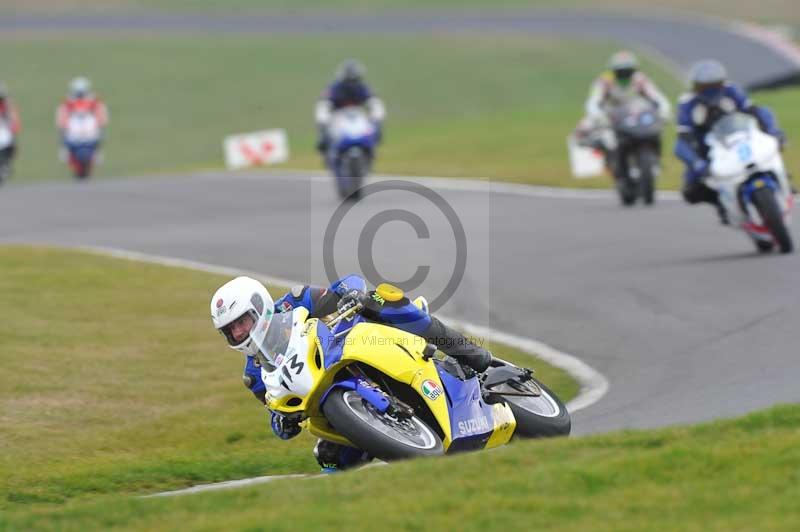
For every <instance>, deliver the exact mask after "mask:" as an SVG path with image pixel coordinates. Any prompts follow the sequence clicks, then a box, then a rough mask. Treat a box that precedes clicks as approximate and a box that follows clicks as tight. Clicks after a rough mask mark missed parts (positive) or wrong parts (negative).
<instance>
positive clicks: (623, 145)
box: [609, 97, 664, 206]
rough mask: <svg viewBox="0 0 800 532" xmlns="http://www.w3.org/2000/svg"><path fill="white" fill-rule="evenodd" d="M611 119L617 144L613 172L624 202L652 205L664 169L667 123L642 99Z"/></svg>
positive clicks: (616, 111) (619, 109)
mask: <svg viewBox="0 0 800 532" xmlns="http://www.w3.org/2000/svg"><path fill="white" fill-rule="evenodd" d="M609 115H610V118H611V128H612V130H613V132H614V137H615V140H616V142H615V144H616V147H615V151H616V153H614V154H613V164H612V165H611V168H612V171H613V173H614V180H615V183H616V187H617V192H618V193H619V198H620V201H621V202H622V204H623V205H626V206H628V205H633V204H634V203H636V200H637V198H641V199H642V201H644V203H645V204H646V205H652V204H653V202H654V201H655V188H656V177H657V176H658V174H659V173H660V169H661V167H660V164H661V163H660V157H661V156H660V154H661V132H662V130H663V129H664V122H663V120H662V119H661V117H660V116H659V114H658V111H657V109H656V106H655V104H653V102H651V101H650V100H647V99H646V98H642V97H636V98H632V99H631V100H630V101H628V102H626V103H624V104H622V105H620V106H618V107H616V108H614V109H613V110H611V112H610V113H609Z"/></svg>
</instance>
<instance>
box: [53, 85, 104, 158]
mask: <svg viewBox="0 0 800 532" xmlns="http://www.w3.org/2000/svg"><path fill="white" fill-rule="evenodd" d="M76 113H89V114H91V115H93V116H94V117H95V119H96V120H97V125H98V126H99V128H100V136H99V138H98V140H97V146H96V148H97V149H99V148H100V143H101V142H102V139H103V134H104V132H105V128H106V126H107V125H108V108H107V107H106V104H105V103H104V102H103V100H101V99H100V97H99V96H97V95H96V94H95V93H93V92H92V82H91V81H89V79H87V78H85V77H83V76H81V77H77V78H74V79H73V80H72V81H70V83H69V93H68V94H67V97H66V98H65V99H64V101H63V102H61V105H59V106H58V109H57V110H56V127H58V131H59V133H60V135H61V141H62V144H63V148H62V150H61V152H60V153H61V159H62V160H65V161H66V160H67V158H68V157H69V145H68V143H67V139H66V133H67V127H68V125H69V121H70V117H71V116H72V115H73V114H76ZM70 164H72V161H70Z"/></svg>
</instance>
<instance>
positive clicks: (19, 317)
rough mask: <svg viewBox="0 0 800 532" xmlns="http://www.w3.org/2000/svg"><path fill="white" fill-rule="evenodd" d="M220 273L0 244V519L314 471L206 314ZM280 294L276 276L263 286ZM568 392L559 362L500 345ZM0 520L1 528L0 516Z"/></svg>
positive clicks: (301, 441) (303, 443)
mask: <svg viewBox="0 0 800 532" xmlns="http://www.w3.org/2000/svg"><path fill="white" fill-rule="evenodd" d="M225 280H226V279H225V278H223V277H220V276H217V275H210V274H205V273H199V272H194V271H187V270H183V269H177V268H166V267H161V266H155V265H149V264H141V263H136V262H128V261H123V260H117V259H110V258H105V257H98V256H93V255H87V254H85V253H79V252H70V251H59V250H52V249H38V248H26V247H3V248H0V293H2V294H3V296H4V298H3V301H4V305H5V307H6V308H8V309H14V311H13V312H10V313H8V315H7V316H6V317H5V318H4V319H3V320H2V321H1V322H0V515H1V516H2V517H0V525H1V524H2V519H3V518H4V517H5V516H7V515H9V514H15V513H17V512H20V511H21V512H23V513H24V512H28V511H36V512H38V511H39V510H41V509H42V508H48V507H51V506H59V507H60V506H63V505H67V504H71V501H75V500H85V499H90V498H96V497H105V496H108V495H109V494H119V493H124V494H132V493H142V492H145V493H146V492H153V491H159V490H163V489H168V488H174V487H182V486H187V485H192V484H199V483H203V482H212V481H219V480H228V479H233V478H244V477H251V476H258V475H266V474H281V473H297V472H313V471H316V470H317V469H318V466H317V464H316V461H315V460H314V459H313V457H312V455H311V448H312V446H313V442H314V440H313V439H312V438H311V437H310V436H308V435H305V434H304V435H302V436H300V437H298V438H296V439H295V440H292V441H289V442H283V441H280V440H278V439H277V438H276V437H274V436H272V434H271V432H270V431H269V429H268V427H267V424H266V417H265V413H264V411H263V407H261V406H260V404H259V403H258V402H257V401H256V400H255V399H254V398H253V397H252V396H250V393H249V392H248V391H247V390H245V389H244V387H243V386H242V384H241V380H240V375H241V371H242V359H241V356H240V355H239V354H238V353H235V352H233V351H231V350H229V349H228V348H227V347H225V344H224V342H223V340H222V339H221V338H220V336H219V334H217V333H216V332H215V331H214V330H213V328H212V327H211V323H210V320H209V319H208V308H207V307H208V300H209V298H210V296H211V294H212V293H213V291H214V290H215V289H216V288H217V287H218V286H219V285H221V284H222V283H223V282H224V281H225ZM271 288H273V289H274V290H276V292H277V291H280V290H281V289H280V288H279V287H271ZM492 347H493V348H494V349H495V352H496V353H497V354H498V355H499V356H501V357H504V358H505V357H509V358H511V359H512V360H515V361H518V362H520V363H525V364H526V365H528V366H531V367H534V368H535V369H536V371H537V375H538V376H539V377H540V378H541V379H542V380H543V381H544V382H546V383H548V384H550V385H551V387H553V388H554V389H555V391H556V392H557V393H558V394H559V395H561V396H562V397H563V398H564V399H565V400H567V399H569V398H570V397H572V396H574V395H575V393H576V392H577V386H576V383H575V382H574V381H573V380H572V379H571V378H570V377H568V376H567V375H566V374H564V373H563V372H562V371H560V370H557V369H555V368H552V367H550V366H548V365H546V364H544V363H541V362H539V361H537V360H534V359H532V358H530V357H529V356H527V355H525V354H522V353H519V352H515V351H513V350H510V349H508V348H507V347H504V346H500V345H495V346H492ZM0 528H2V526H0Z"/></svg>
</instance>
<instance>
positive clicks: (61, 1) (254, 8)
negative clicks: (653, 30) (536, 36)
mask: <svg viewBox="0 0 800 532" xmlns="http://www.w3.org/2000/svg"><path fill="white" fill-rule="evenodd" d="M538 7H544V8H553V7H555V8H571V9H581V8H592V9H612V10H624V11H630V10H631V9H636V10H646V9H648V8H650V9H652V8H657V9H660V10H666V9H677V10H681V11H686V12H695V13H703V14H708V15H717V16H722V17H725V18H732V17H736V18H739V19H748V20H753V21H756V22H763V23H768V24H769V23H773V24H774V23H780V24H794V25H795V26H800V13H799V12H798V10H797V9H796V7H797V6H796V5H795V3H794V2H793V1H792V0H763V1H762V2H752V1H750V0H728V1H722V0H712V1H704V2H698V1H696V0H659V1H655V0H649V1H648V0H645V1H642V0H494V1H492V2H490V1H488V0H304V1H303V2H297V1H296V0H7V2H6V4H5V5H4V6H3V7H0V10H2V9H6V10H12V9H13V10H15V11H21V12H34V13H37V12H44V11H46V12H50V13H52V12H70V11H79V12H85V11H87V10H88V11H106V12H108V11H137V10H156V11H166V12H178V13H185V12H208V13H227V14H230V13H252V12H255V13H259V12H260V13H269V12H276V11H277V12H287V11H288V12H296V11H314V10H319V9H320V8H322V9H326V10H334V9H335V10H353V11H366V10H376V9H377V10H385V9H406V8H413V9H419V8H422V9H426V8H427V9H431V8H433V9H437V8H438V9H442V8H455V9H464V8H478V9H481V8H482V9H492V10H497V9H503V8H512V9H515V8H538Z"/></svg>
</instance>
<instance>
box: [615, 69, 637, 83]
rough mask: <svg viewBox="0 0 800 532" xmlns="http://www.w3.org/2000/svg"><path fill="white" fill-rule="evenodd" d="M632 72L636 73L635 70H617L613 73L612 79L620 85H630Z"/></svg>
mask: <svg viewBox="0 0 800 532" xmlns="http://www.w3.org/2000/svg"><path fill="white" fill-rule="evenodd" d="M634 72H636V69H635V68H618V69H617V70H615V71H614V77H615V78H616V80H617V81H619V82H620V83H630V81H631V78H633V73H634Z"/></svg>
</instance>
